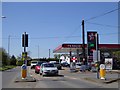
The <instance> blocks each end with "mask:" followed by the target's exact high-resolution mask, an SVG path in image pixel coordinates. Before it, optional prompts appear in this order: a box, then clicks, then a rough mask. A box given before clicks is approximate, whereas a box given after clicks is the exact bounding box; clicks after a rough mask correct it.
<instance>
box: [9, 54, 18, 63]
mask: <svg viewBox="0 0 120 90" xmlns="http://www.w3.org/2000/svg"><path fill="white" fill-rule="evenodd" d="M16 61H17V59H16V57H15V56H14V55H12V57H11V58H10V65H16Z"/></svg>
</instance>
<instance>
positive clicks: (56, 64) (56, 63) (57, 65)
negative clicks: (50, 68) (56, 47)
mask: <svg viewBox="0 0 120 90" xmlns="http://www.w3.org/2000/svg"><path fill="white" fill-rule="evenodd" d="M53 64H54V65H55V66H56V67H57V69H58V70H61V69H62V66H61V64H60V63H59V62H54V63H53Z"/></svg>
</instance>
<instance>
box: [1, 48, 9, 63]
mask: <svg viewBox="0 0 120 90" xmlns="http://www.w3.org/2000/svg"><path fill="white" fill-rule="evenodd" d="M9 60H10V56H9V55H8V54H7V52H6V51H5V49H3V48H0V62H2V65H9Z"/></svg>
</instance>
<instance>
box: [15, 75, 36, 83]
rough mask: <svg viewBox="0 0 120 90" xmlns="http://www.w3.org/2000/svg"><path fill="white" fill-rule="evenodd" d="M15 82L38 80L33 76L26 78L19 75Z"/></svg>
mask: <svg viewBox="0 0 120 90" xmlns="http://www.w3.org/2000/svg"><path fill="white" fill-rule="evenodd" d="M14 82H36V79H35V78H33V77H31V76H27V77H26V78H24V79H23V78H21V77H17V78H16V79H15V81H14Z"/></svg>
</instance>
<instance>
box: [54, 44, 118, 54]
mask: <svg viewBox="0 0 120 90" xmlns="http://www.w3.org/2000/svg"><path fill="white" fill-rule="evenodd" d="M98 47H99V49H100V50H120V44H99V45H98ZM77 50H78V51H79V52H82V44H68V43H65V44H62V45H60V46H58V47H57V48H55V49H54V50H53V53H69V52H70V51H71V52H76V51H77ZM85 50H87V44H85Z"/></svg>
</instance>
